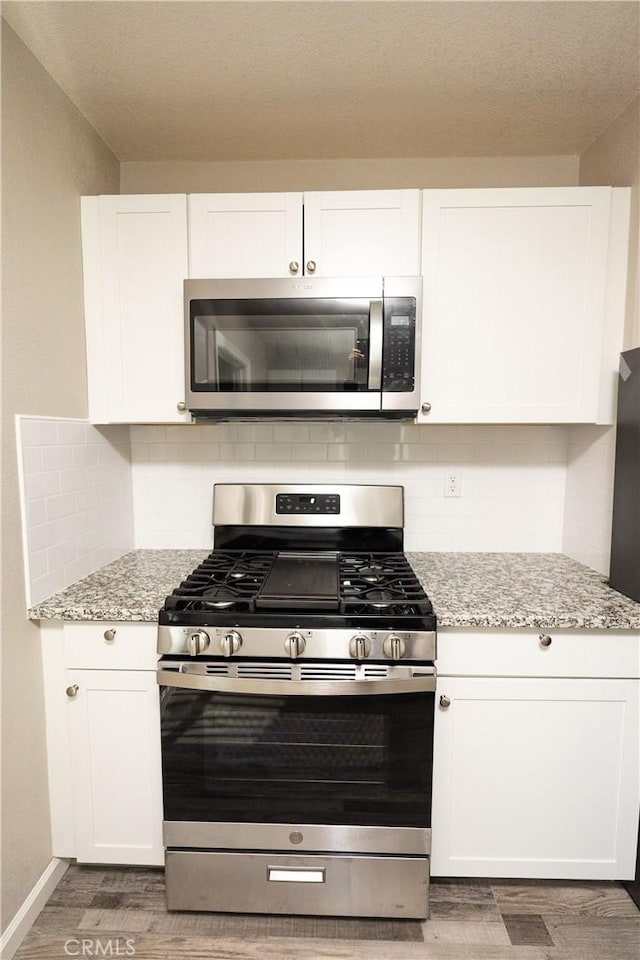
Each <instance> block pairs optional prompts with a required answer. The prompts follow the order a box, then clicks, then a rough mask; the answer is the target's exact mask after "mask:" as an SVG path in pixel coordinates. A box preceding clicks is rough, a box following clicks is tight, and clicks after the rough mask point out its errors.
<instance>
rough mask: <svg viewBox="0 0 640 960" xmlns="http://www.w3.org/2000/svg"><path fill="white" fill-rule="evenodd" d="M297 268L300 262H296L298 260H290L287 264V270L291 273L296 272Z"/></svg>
mask: <svg viewBox="0 0 640 960" xmlns="http://www.w3.org/2000/svg"><path fill="white" fill-rule="evenodd" d="M299 269H300V264H299V263H298V261H297V260H292V261H291V263H290V264H289V271H290V272H291V273H297V272H298V270H299Z"/></svg>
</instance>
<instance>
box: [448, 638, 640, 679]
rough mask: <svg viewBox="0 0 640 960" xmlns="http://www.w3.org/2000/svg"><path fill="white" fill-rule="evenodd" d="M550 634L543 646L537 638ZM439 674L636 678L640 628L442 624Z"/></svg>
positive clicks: (639, 659) (639, 651)
mask: <svg viewBox="0 0 640 960" xmlns="http://www.w3.org/2000/svg"><path fill="white" fill-rule="evenodd" d="M541 637H545V638H550V639H551V643H547V644H546V645H545V643H544V642H541V640H540V638H541ZM437 668H438V674H439V675H440V676H449V677H612V678H615V677H618V678H626V679H635V678H637V677H640V631H638V630H567V629H557V630H555V629H548V630H538V629H536V628H529V627H527V628H523V629H521V630H499V629H496V628H494V627H482V628H480V627H479V628H477V629H468V628H464V629H463V628H453V627H451V628H448V627H443V628H442V629H440V630H439V631H438V659H437Z"/></svg>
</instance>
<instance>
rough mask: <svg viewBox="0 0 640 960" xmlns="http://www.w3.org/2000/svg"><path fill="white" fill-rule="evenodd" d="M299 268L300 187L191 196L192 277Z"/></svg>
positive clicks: (289, 272)
mask: <svg viewBox="0 0 640 960" xmlns="http://www.w3.org/2000/svg"><path fill="white" fill-rule="evenodd" d="M301 274H302V194H301V193H198V194H192V195H191V196H190V197H189V276H190V277H192V278H194V279H205V278H206V279H211V278H218V277H289V276H291V277H294V276H297V275H301Z"/></svg>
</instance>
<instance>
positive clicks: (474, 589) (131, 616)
mask: <svg viewBox="0 0 640 960" xmlns="http://www.w3.org/2000/svg"><path fill="white" fill-rule="evenodd" d="M208 553H209V551H207V550H134V551H132V552H130V553H127V554H125V555H124V556H122V557H120V558H119V559H117V560H114V561H112V562H111V563H109V564H107V565H106V566H104V567H101V568H100V569H99V570H97V571H96V572H95V573H92V574H90V575H89V576H87V577H85V578H84V579H83V580H80V581H78V582H77V583H75V584H73V585H71V586H70V587H67V588H66V589H65V590H62V591H61V592H60V593H57V594H54V595H53V596H52V597H49V598H48V599H46V600H43V601H42V602H40V603H38V604H35V605H34V606H33V607H31V608H30V609H29V610H28V614H27V615H28V617H29V619H31V620H63V621H99V622H103V621H114V622H142V623H157V620H158V611H159V609H160V607H161V606H162V604H163V602H164V598H165V597H166V596H167V595H168V594H169V593H170V592H171V591H172V590H173V589H174V587H176V586H177V585H178V584H179V583H180V581H181V580H182V579H183V578H184V577H185V576H187V574H189V573H190V572H191V571H192V570H193V569H194V567H195V566H197V564H198V563H199V562H200V561H201V560H202V559H204V558H205V557H206V556H207V555H208ZM406 555H407V558H408V559H409V561H410V563H411V564H412V566H413V568H414V570H415V573H416V574H417V576H418V578H419V579H420V581H421V583H422V585H423V587H424V588H425V590H426V592H427V594H428V595H429V597H430V599H431V601H432V603H433V608H434V610H435V612H436V615H437V618H438V626H439V627H450V628H455V627H458V628H465V627H468V628H472V629H475V628H483V627H484V628H494V629H501V628H502V629H504V628H512V629H520V628H534V629H542V630H549V629H554V628H555V629H592V630H603V629H604V630H640V603H636V602H635V601H633V600H631V599H630V598H628V597H626V596H624V595H623V594H620V593H618V592H617V591H615V590H613V589H612V588H611V587H609V586H608V584H607V582H606V578H605V577H604V576H602V575H601V574H599V573H597V572H596V571H595V570H592V569H591V568H590V567H587V566H585V565H584V564H581V563H578V562H577V561H575V560H572V559H571V558H569V557H567V556H565V555H564V554H560V553H429V552H412V551H407V554H406Z"/></svg>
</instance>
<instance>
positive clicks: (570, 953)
mask: <svg viewBox="0 0 640 960" xmlns="http://www.w3.org/2000/svg"><path fill="white" fill-rule="evenodd" d="M70 956H75V957H83V958H86V957H105V956H106V957H135V958H137V960H187V958H188V960H639V958H640V911H639V910H638V908H637V907H636V905H635V904H634V902H633V900H632V899H631V897H630V896H629V895H628V893H627V891H626V890H625V888H624V886H623V885H622V884H620V883H604V882H603V883H600V882H568V881H542V880H531V881H525V880H457V879H456V880H441V879H435V880H433V881H432V883H431V915H430V919H429V920H428V921H426V922H424V923H420V922H418V921H398V920H396V921H393V920H350V919H347V918H331V917H329V918H323V917H316V918H313V917H281V916H278V917H265V916H261V915H255V914H254V915H244V914H212V913H168V912H167V909H166V905H165V896H164V872H163V871H162V870H160V869H152V868H149V869H146V868H137V867H87V866H77V865H75V864H73V865H71V866H70V867H69V869H68V871H67V872H66V874H65V875H64V877H63V878H62V880H61V881H60V883H59V884H58V887H57V888H56V890H55V891H54V893H53V894H52V896H51V898H50V899H49V901H48V903H47V904H46V906H45V908H44V909H43V911H42V913H41V914H40V916H39V918H38V920H37V921H36V923H35V924H34V926H33V928H32V929H31V931H30V932H29V934H28V935H27V937H26V939H25V940H24V941H23V943H22V945H21V947H20V948H19V949H18V952H17V953H16V955H15V958H16V960H65V958H66V957H70Z"/></svg>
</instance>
